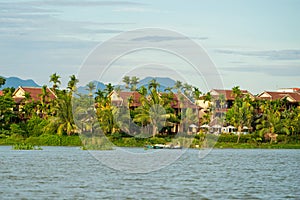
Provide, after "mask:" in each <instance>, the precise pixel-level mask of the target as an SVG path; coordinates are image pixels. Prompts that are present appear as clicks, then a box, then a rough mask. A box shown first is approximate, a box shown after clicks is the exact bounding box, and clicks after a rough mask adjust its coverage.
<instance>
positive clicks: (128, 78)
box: [123, 76, 130, 89]
mask: <svg viewBox="0 0 300 200" xmlns="http://www.w3.org/2000/svg"><path fill="white" fill-rule="evenodd" d="M123 82H124V83H125V88H126V89H128V88H129V84H130V77H129V76H124V77H123Z"/></svg>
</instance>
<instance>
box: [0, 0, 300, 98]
mask: <svg viewBox="0 0 300 200" xmlns="http://www.w3.org/2000/svg"><path fill="white" fill-rule="evenodd" d="M299 10H300V1H299V0H276V1H273V0H272V1H271V0H263V1H261V0H222V1H220V0H185V1H182V0H163V1H161V0H151V1H150V0H148V1H146V0H139V1H138V0H126V1H122V0H115V1H110V0H106V1H97V0H85V1H84V0H81V1H80V0H43V1H42V0H31V1H28V0H0V75H2V76H4V77H11V76H17V77H20V78H22V79H33V80H35V81H36V82H37V83H38V84H40V85H44V84H48V85H50V83H49V76H50V75H51V74H53V73H55V72H56V73H58V74H59V75H60V76H61V79H62V86H65V85H66V84H67V81H68V78H69V76H70V75H72V74H75V75H77V76H78V77H80V78H81V82H80V84H81V85H84V84H86V83H87V81H88V80H89V79H90V80H93V79H98V80H100V81H103V82H112V83H114V84H118V83H120V82H121V80H122V77H123V76H124V75H137V76H139V77H141V78H143V77H146V76H148V75H151V76H169V77H170V78H173V79H177V78H178V79H179V80H183V81H185V82H189V83H190V84H193V85H196V86H197V87H199V88H200V89H202V90H204V91H207V90H210V89H212V88H214V87H223V88H226V89H230V88H232V87H234V86H240V88H241V89H248V90H249V91H250V92H252V93H253V94H257V93H260V92H262V91H265V90H271V91H272V90H276V89H278V88H286V87H300V81H299V80H300V23H299V19H300V12H299ZM157 30H159V31H157ZM129 33H130V34H131V35H130V34H129ZM183 38H184V39H183ZM194 44H196V45H197V47H196V46H194ZM139 46H141V47H143V48H139ZM123 47H124V48H123ZM125 47H130V48H125ZM122 51H123V52H122ZM200 54H201V55H200ZM109 59H110V60H109ZM104 64H105V65H104ZM206 69H210V70H208V71H207V70H206ZM86 71H89V73H86ZM211 73H213V76H211V78H208V77H210V75H211ZM215 76H218V77H215ZM215 82H218V84H215Z"/></svg>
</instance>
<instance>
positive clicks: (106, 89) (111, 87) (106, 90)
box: [104, 83, 114, 95]
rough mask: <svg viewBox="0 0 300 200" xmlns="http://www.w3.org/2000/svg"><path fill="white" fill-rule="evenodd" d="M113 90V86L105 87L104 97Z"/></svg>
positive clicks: (109, 84)
mask: <svg viewBox="0 0 300 200" xmlns="http://www.w3.org/2000/svg"><path fill="white" fill-rule="evenodd" d="M113 90H114V86H113V85H112V84H111V83H108V84H106V85H105V89H104V91H105V92H106V95H109V94H110V93H111V92H112V91H113Z"/></svg>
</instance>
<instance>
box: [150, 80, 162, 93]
mask: <svg viewBox="0 0 300 200" xmlns="http://www.w3.org/2000/svg"><path fill="white" fill-rule="evenodd" d="M159 86H160V84H159V83H158V82H157V80H156V79H152V80H150V82H149V85H148V89H149V90H152V89H153V90H154V91H157V88H158V87H159Z"/></svg>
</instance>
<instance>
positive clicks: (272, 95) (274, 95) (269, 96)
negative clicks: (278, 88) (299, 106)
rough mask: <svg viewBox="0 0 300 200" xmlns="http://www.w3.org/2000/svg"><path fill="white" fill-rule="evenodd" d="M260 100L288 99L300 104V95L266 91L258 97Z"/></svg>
mask: <svg viewBox="0 0 300 200" xmlns="http://www.w3.org/2000/svg"><path fill="white" fill-rule="evenodd" d="M257 98H258V99H264V100H280V99H284V98H288V101H290V102H300V93H298V92H270V91H264V92H262V93H261V94H259V95H258V96H257Z"/></svg>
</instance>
